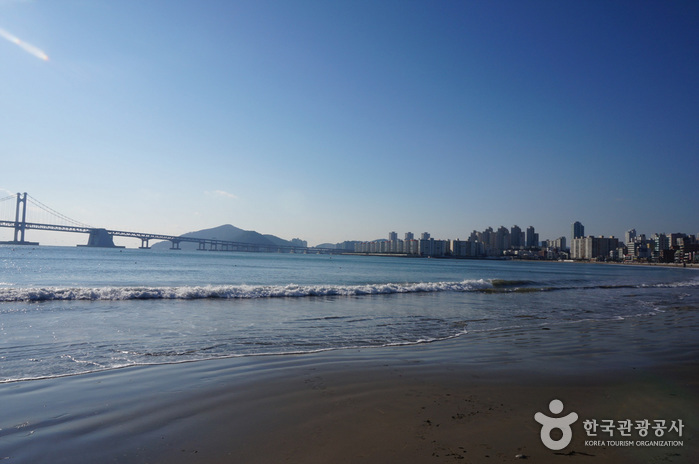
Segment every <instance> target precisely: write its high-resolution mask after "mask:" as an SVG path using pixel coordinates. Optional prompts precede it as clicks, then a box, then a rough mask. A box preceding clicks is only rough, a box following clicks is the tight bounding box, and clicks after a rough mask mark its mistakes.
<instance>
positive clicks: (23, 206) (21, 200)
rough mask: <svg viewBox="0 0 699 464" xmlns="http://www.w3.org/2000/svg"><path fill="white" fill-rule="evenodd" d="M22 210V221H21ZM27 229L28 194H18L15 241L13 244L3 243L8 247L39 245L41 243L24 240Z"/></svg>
mask: <svg viewBox="0 0 699 464" xmlns="http://www.w3.org/2000/svg"><path fill="white" fill-rule="evenodd" d="M20 210H21V212H22V213H21V218H22V219H21V220H20ZM26 228H27V192H24V194H22V193H18V194H17V208H16V210H15V239H14V240H13V241H11V242H2V243H3V244H6V245H38V244H39V242H27V241H26V240H24V231H25V229H26Z"/></svg>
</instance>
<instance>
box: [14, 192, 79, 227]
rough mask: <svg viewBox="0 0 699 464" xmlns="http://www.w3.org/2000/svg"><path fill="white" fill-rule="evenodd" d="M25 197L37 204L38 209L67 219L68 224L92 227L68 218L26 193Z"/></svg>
mask: <svg viewBox="0 0 699 464" xmlns="http://www.w3.org/2000/svg"><path fill="white" fill-rule="evenodd" d="M27 199H28V200H29V201H30V202H31V203H32V204H33V205H35V206H38V207H39V208H40V209H42V210H44V211H45V212H47V213H50V214H53V215H54V216H56V217H58V218H59V219H62V220H64V221H67V222H68V223H70V224H73V225H76V226H79V227H88V228H93V227H92V226H91V225H89V224H85V223H84V222H80V221H76V220H75V219H71V218H69V217H68V216H66V215H65V214H61V213H59V212H58V211H56V210H55V209H53V208H51V207H49V206H46V205H45V204H43V203H42V202H40V201H39V200H37V199H36V198H34V197H31V196H29V195H27Z"/></svg>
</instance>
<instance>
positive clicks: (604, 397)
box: [0, 308, 699, 463]
mask: <svg viewBox="0 0 699 464" xmlns="http://www.w3.org/2000/svg"><path fill="white" fill-rule="evenodd" d="M696 328H697V317H696V314H695V311H693V310H683V309H682V308H676V310H674V311H666V312H663V313H660V314H657V315H654V316H646V317H642V318H636V319H633V320H632V319H625V320H619V321H618V322H615V323H609V322H605V323H600V322H598V321H583V322H578V323H574V324H564V325H558V326H552V327H543V328H542V329H541V330H539V331H531V330H526V331H525V330H519V329H516V328H512V329H507V330H503V331H501V333H498V334H495V335H494V334H493V333H488V334H479V333H472V334H467V335H464V336H461V337H457V338H454V339H450V340H445V341H439V342H435V343H425V344H418V345H413V346H400V347H379V348H367V349H346V350H331V351H326V352H320V353H308V354H300V355H293V354H292V355H278V356H243V357H234V358H229V359H218V360H209V361H197V362H188V363H180V364H166V365H153V366H136V367H129V368H125V369H116V370H109V371H105V372H96V373H92V374H83V375H76V376H67V377H59V378H51V379H45V380H33V381H28V382H10V383H5V384H2V385H0V398H2V405H3V407H2V409H3V414H2V417H0V428H1V429H2V430H0V459H2V460H4V461H6V462H8V463H9V462H11V463H15V462H16V463H25V462H27V463H30V462H31V463H41V462H51V463H80V462H117V463H119V462H124V463H140V462H142V463H160V462H163V463H165V462H168V463H180V462H181V463H198V462H201V463H223V462H250V463H266V462H290V463H325V462H338V463H353V462H366V463H385V462H416V463H423V462H425V463H437V462H451V461H456V462H511V461H518V460H520V459H527V460H529V462H595V463H606V462H610V463H611V462H614V463H619V462H622V463H623V462H628V463H636V462H677V463H684V462H686V463H689V462H697V459H699V447H698V446H697V435H696V430H697V427H698V426H699V421H698V418H697V412H698V411H699V397H698V395H697V393H698V392H699V374H698V373H699V370H698V369H697V367H699V366H698V363H697V359H699V358H698V357H697V354H699V346H698V344H697V342H696V340H695V338H694V337H693V335H694V334H695V333H696ZM553 399H559V400H561V401H562V402H563V403H564V407H565V410H564V411H563V414H566V413H568V412H570V411H574V412H576V413H577V414H578V415H579V420H578V421H577V423H576V424H574V425H573V438H572V441H571V443H570V445H569V446H567V447H565V448H564V449H563V450H561V451H553V450H550V449H548V448H546V447H545V446H544V445H543V444H542V441H541V440H540V436H539V433H540V430H541V425H540V424H539V423H537V422H536V421H535V420H534V414H536V413H537V412H543V413H546V414H550V413H549V411H548V409H547V408H548V405H549V402H550V401H552V400H553ZM644 418H645V419H649V420H651V423H652V422H653V420H660V419H663V420H666V421H667V423H668V425H669V424H670V422H671V421H672V420H675V421H677V420H681V421H682V423H683V430H682V434H681V436H678V433H677V431H672V432H671V431H669V430H667V431H665V436H664V438H663V439H664V440H668V441H670V440H672V441H674V442H681V443H682V445H681V446H646V444H647V440H651V439H653V440H659V439H656V438H654V437H652V435H653V431H652V430H651V432H650V434H649V435H650V436H649V437H647V438H645V439H642V438H641V437H640V436H639V432H638V431H637V430H632V431H631V434H632V437H631V438H629V439H623V441H621V440H622V438H621V437H620V435H619V432H618V431H616V432H617V433H615V434H614V435H613V436H608V435H607V436H604V435H603V434H602V432H601V431H598V436H597V437H596V438H593V437H589V436H587V433H586V432H585V431H584V429H583V427H582V422H583V420H590V419H595V420H597V421H601V420H604V419H611V420H614V421H621V420H624V419H632V420H638V419H644ZM613 440H620V441H613ZM608 441H612V443H611V446H607V445H606V443H607V442H608ZM600 442H604V443H605V446H599V443H600ZM629 443H632V444H633V446H629V445H628V444H629ZM644 443H646V444H644ZM676 444H677V443H675V445H676Z"/></svg>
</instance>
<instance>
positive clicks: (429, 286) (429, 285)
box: [0, 279, 493, 302]
mask: <svg viewBox="0 0 699 464" xmlns="http://www.w3.org/2000/svg"><path fill="white" fill-rule="evenodd" d="M492 287H493V285H492V283H490V282H489V281H487V280H484V279H479V280H464V281H462V282H420V283H384V284H366V285H296V284H288V285H206V286H184V287H99V288H86V287H75V288H67V287H44V288H0V302H19V301H57V300H58V301H63V300H89V301H96V300H107V301H119V300H197V299H216V298H221V299H252V298H282V297H286V298H299V297H308V296H359V295H386V294H395V293H433V292H446V291H452V292H468V291H477V290H482V289H485V288H492Z"/></svg>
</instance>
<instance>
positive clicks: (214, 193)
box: [204, 190, 238, 200]
mask: <svg viewBox="0 0 699 464" xmlns="http://www.w3.org/2000/svg"><path fill="white" fill-rule="evenodd" d="M204 193H205V194H206V195H208V196H210V197H216V198H230V199H231V200H237V199H238V196H237V195H233V194H232V193H228V192H226V191H224V190H214V191H212V192H204Z"/></svg>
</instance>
